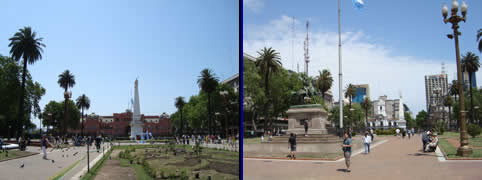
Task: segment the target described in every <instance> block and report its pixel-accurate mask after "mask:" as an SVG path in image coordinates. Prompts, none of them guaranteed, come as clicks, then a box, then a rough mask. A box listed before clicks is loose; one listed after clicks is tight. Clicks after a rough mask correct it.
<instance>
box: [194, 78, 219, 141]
mask: <svg viewBox="0 0 482 180" xmlns="http://www.w3.org/2000/svg"><path fill="white" fill-rule="evenodd" d="M218 81H219V80H218V78H217V77H216V74H214V73H213V72H212V71H211V70H210V69H203V70H202V71H201V75H200V76H199V77H198V80H197V84H198V85H199V88H201V90H202V91H204V92H205V93H207V94H208V128H209V134H211V93H212V92H214V91H216V87H217V86H218Z"/></svg>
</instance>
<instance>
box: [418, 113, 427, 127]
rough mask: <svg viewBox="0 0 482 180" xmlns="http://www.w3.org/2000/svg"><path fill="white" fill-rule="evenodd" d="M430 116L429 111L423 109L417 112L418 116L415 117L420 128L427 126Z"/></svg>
mask: <svg viewBox="0 0 482 180" xmlns="http://www.w3.org/2000/svg"><path fill="white" fill-rule="evenodd" d="M427 118H428V113H427V112H426V111H425V110H422V111H420V112H418V113H417V116H416V117H415V122H416V124H417V127H418V128H424V127H425V121H426V119H427Z"/></svg>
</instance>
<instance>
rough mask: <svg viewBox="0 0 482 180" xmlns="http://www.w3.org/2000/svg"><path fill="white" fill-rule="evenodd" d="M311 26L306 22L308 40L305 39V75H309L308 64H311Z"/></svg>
mask: <svg viewBox="0 0 482 180" xmlns="http://www.w3.org/2000/svg"><path fill="white" fill-rule="evenodd" d="M309 26H310V22H309V21H306V39H305V74H306V75H308V63H309V62H310V49H309V46H310V36H309V31H308V28H309Z"/></svg>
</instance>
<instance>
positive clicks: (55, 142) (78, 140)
mask: <svg viewBox="0 0 482 180" xmlns="http://www.w3.org/2000/svg"><path fill="white" fill-rule="evenodd" d="M49 139H50V140H49ZM104 141H105V138H103V137H101V136H96V137H92V136H83V137H82V136H72V144H73V145H76V146H80V145H83V144H88V145H89V146H92V143H94V142H95V147H96V149H97V152H98V153H100V145H101V143H104ZM51 142H52V143H51ZM40 143H41V146H42V152H43V159H47V148H48V147H49V146H51V147H55V148H60V146H59V144H60V143H67V144H69V142H68V141H67V140H66V138H60V137H59V136H56V137H52V136H49V137H47V135H45V134H43V135H42V139H41V141H40Z"/></svg>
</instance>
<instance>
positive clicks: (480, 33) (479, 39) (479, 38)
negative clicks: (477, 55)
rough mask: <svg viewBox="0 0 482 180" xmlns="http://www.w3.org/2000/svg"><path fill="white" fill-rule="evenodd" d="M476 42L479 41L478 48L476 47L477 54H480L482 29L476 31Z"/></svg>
mask: <svg viewBox="0 0 482 180" xmlns="http://www.w3.org/2000/svg"><path fill="white" fill-rule="evenodd" d="M477 41H479V47H478V49H479V52H481V53H482V29H479V30H478V31H477Z"/></svg>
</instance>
